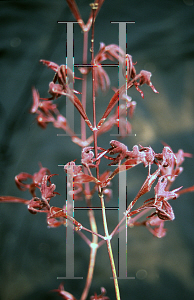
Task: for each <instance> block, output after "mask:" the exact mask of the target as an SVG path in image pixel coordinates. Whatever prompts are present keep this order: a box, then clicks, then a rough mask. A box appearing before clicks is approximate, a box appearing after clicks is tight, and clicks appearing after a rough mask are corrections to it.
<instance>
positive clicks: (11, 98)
mask: <svg viewBox="0 0 194 300" xmlns="http://www.w3.org/2000/svg"><path fill="white" fill-rule="evenodd" d="M90 2H91V1H78V6H79V8H80V12H81V14H82V16H83V19H84V21H85V22H86V20H87V17H88V14H89V11H90V9H89V6H88V4H89V3H90ZM193 13H194V5H193V1H192V0H184V1H182V0H180V1H179V0H176V1H175V0H174V1H173V0H172V1H154V0H149V1H142V0H137V1H126V0H121V1H116V0H105V3H104V4H103V6H102V8H101V11H100V13H99V15H98V18H97V20H96V28H95V51H97V50H98V48H99V43H100V42H104V43H106V44H110V43H118V25H116V24H110V21H122V20H123V21H135V22H136V23H135V24H131V25H128V27H127V52H128V53H129V54H131V55H132V56H133V61H134V62H136V61H137V65H136V69H137V71H138V72H139V71H140V70H141V69H146V70H148V71H151V72H152V74H153V77H152V82H153V84H154V86H155V88H156V89H157V90H158V91H159V94H154V93H153V92H152V91H151V89H150V88H148V87H147V86H145V87H143V91H144V95H145V99H141V97H140V94H139V93H138V92H137V91H135V90H133V89H131V90H130V91H129V92H128V94H129V95H130V96H132V98H133V100H134V101H136V102H137V108H136V112H135V117H134V119H133V120H132V121H131V123H132V126H133V133H136V137H135V136H130V137H127V138H126V139H125V140H124V142H125V143H126V144H127V145H128V148H129V149H132V146H133V145H134V144H138V143H140V144H142V145H143V146H149V145H151V146H152V148H153V149H154V150H155V152H161V151H162V144H161V141H164V142H166V143H167V144H169V145H170V146H171V147H172V149H173V150H174V152H177V151H178V149H180V148H183V149H184V150H185V152H190V153H193V154H194V136H193V133H194V101H193V82H194V60H193V59H194V43H193V42H194V19H193V15H194V14H193ZM0 20H1V21H0V28H1V39H0V58H1V60H0V63H1V81H0V90H1V99H0V118H1V119H0V120H1V130H0V151H1V152H0V154H1V156H0V163H1V173H0V194H1V195H15V196H18V197H23V198H26V199H30V196H29V195H28V193H22V192H21V191H19V190H17V188H16V186H15V183H14V176H15V175H16V174H18V173H20V172H21V171H24V172H28V173H31V174H33V173H34V172H36V171H38V162H41V163H42V165H43V166H44V167H48V168H49V169H50V171H51V172H52V173H57V174H59V175H60V176H56V177H55V178H53V182H54V183H56V184H57V191H58V192H59V193H60V194H61V197H59V196H57V197H56V198H55V199H54V200H53V202H52V203H55V205H56V206H60V205H63V204H64V200H65V174H64V172H63V169H62V168H61V167H58V165H59V164H65V163H67V162H68V161H70V160H74V159H75V158H78V157H80V149H79V147H78V146H76V145H73V146H72V143H71V141H70V138H68V137H59V136H57V133H62V132H60V131H59V130H57V129H54V128H52V126H48V128H47V129H46V130H42V129H41V128H39V127H38V126H37V124H36V123H35V121H34V116H33V115H30V114H29V110H30V107H31V104H32V96H31V87H32V86H36V88H38V90H39V92H40V94H41V96H42V97H47V90H48V83H49V82H50V81H51V80H52V78H53V72H52V71H51V70H48V69H47V68H46V67H44V66H42V65H41V64H39V59H47V60H51V61H54V62H56V63H57V64H64V63H65V53H66V52H65V43H66V29H65V25H62V24H57V21H58V20H64V21H74V19H73V17H72V15H71V12H70V10H69V8H68V6H67V4H66V2H65V1H62V0H58V1H46V0H44V1H40V0H39V1H37V0H33V1H28V0H26V1H1V2H0ZM74 39H75V60H76V61H75V62H76V63H80V62H81V58H82V33H81V31H80V28H79V27H78V26H77V27H76V25H75V34H74ZM107 72H110V70H107ZM116 74H117V70H115V71H113V70H112V69H111V76H110V77H111V80H112V84H113V85H114V86H116V85H117V84H118V82H117V79H116V78H117V77H115V75H116ZM89 80H91V79H89ZM79 84H80V83H79V82H78V83H77V85H76V89H78V90H79V88H80V85H79ZM88 86H89V91H88V92H89V95H90V92H91V88H90V86H91V85H90V84H88ZM111 95H112V92H111V91H110V92H109V93H108V94H107V95H105V96H103V95H102V94H99V97H98V100H97V101H99V107H98V112H97V117H98V119H99V118H100V116H101V115H102V112H103V109H104V108H105V106H106V103H107V101H108V99H110V97H111ZM102 96H103V98H102ZM88 98H89V97H88ZM89 99H90V98H89ZM64 103H65V99H62V100H60V101H59V106H60V109H61V111H62V112H63V113H64V114H65V105H64ZM87 113H88V115H89V116H91V107H90V106H88V108H87ZM76 118H77V117H76ZM75 126H77V127H76V130H78V129H79V122H78V123H77V124H76V125H75ZM111 133H112V134H113V133H115V131H114V130H113V131H112V132H111ZM112 138H113V137H110V135H109V133H108V134H107V135H106V136H104V137H101V138H100V139H99V143H100V145H101V146H102V147H104V148H107V147H109V144H108V141H109V140H110V139H112ZM77 161H78V160H77ZM79 162H80V161H78V163H79ZM193 167H194V162H193V160H192V159H186V160H185V162H184V172H183V173H182V174H181V175H180V178H178V179H177V182H176V183H175V184H174V185H173V188H176V187H179V186H182V185H183V186H184V187H188V186H191V185H193V184H194V183H193ZM146 174H147V169H144V168H143V166H138V167H137V168H135V169H134V170H131V172H129V173H128V179H127V180H128V182H127V188H128V201H130V200H131V199H133V197H134V196H135V195H136V193H137V191H138V190H139V188H140V187H141V184H142V183H143V180H145V178H146ZM114 186H117V182H116V181H115V184H114ZM115 194H116V191H115ZM115 194H114V195H115ZM193 197H194V196H193V194H192V193H191V194H186V195H183V196H182V197H180V198H178V199H177V200H176V201H172V206H173V208H174V212H175V216H176V219H175V221H173V222H167V225H166V226H167V228H168V232H167V235H166V237H165V238H163V239H157V238H154V237H152V235H151V234H150V233H149V232H148V231H146V229H145V228H133V229H129V230H128V276H135V277H136V279H135V280H122V281H121V282H120V286H121V298H122V300H125V299H126V300H127V299H129V298H130V299H134V300H136V299H138V300H139V299H140V300H141V299H150V298H152V299H158V300H160V299H167V300H168V299H171V300H172V299H176V300H177V299H178V300H179V299H182V298H183V296H184V297H185V298H187V299H193V297H194V274H193V267H194V260H193V254H194V234H193V229H194V218H193V216H194V214H193V209H194V203H193ZM116 198H117V196H116V197H115V196H114V199H112V200H111V201H112V202H110V203H108V204H107V205H110V206H113V205H115V206H116V205H117V199H116ZM94 201H96V202H95V205H99V203H98V201H99V200H98V199H97V198H95V199H94ZM81 205H82V204H81ZM96 215H97V219H98V221H99V224H100V223H101V213H100V212H96ZM78 219H79V220H82V221H83V224H84V225H87V220H84V216H83V213H80V214H78ZM116 220H117V215H116V214H114V213H113V212H110V213H109V214H108V222H109V226H110V231H111V228H113V227H114V225H115V222H116ZM99 232H100V233H103V228H102V226H101V225H99ZM65 247H66V246H65V230H64V228H58V229H47V225H46V222H45V216H44V215H41V214H39V215H31V214H30V213H29V212H28V211H27V210H26V207H24V206H23V205H20V204H1V207H0V266H1V267H0V276H1V278H0V282H1V291H0V299H2V300H19V299H20V300H25V299H26V300H31V299H60V297H59V296H57V295H56V294H55V293H49V292H48V291H50V290H52V289H56V288H57V287H58V285H59V283H60V281H59V280H57V279H56V278H57V276H65ZM82 247H83V248H82ZM113 247H114V253H115V256H116V253H117V239H115V240H113ZM81 249H84V251H82V250H81ZM88 257H89V249H87V247H86V246H84V243H83V242H82V241H80V238H79V237H77V236H76V238H75V275H76V276H86V272H87V267H86V266H87V264H88ZM110 276H111V270H110V267H109V260H108V255H107V250H106V247H105V246H104V247H102V248H100V249H99V251H98V257H97V264H96V268H95V274H94V281H93V284H92V287H91V291H90V295H92V294H94V292H97V293H98V294H99V293H100V287H101V286H104V287H105V288H106V289H107V295H108V296H109V297H110V299H115V295H114V287H113V282H112V281H111V280H110V279H109V278H110ZM82 288H83V281H82V280H73V281H70V280H67V281H66V282H65V289H66V290H67V291H69V292H70V293H73V294H74V295H75V297H76V298H77V299H79V297H80V295H81V291H82Z"/></svg>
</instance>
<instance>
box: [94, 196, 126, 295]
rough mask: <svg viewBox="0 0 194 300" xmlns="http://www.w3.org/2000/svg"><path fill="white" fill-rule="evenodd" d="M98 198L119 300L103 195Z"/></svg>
mask: <svg viewBox="0 0 194 300" xmlns="http://www.w3.org/2000/svg"><path fill="white" fill-rule="evenodd" d="M99 197H100V201H101V207H102V218H103V224H104V233H105V239H106V245H107V249H108V255H109V258H110V264H111V269H112V274H113V280H114V286H115V293H116V299H117V300H120V299H121V298H120V291H119V284H118V279H117V273H116V268H115V262H114V257H113V252H112V246H111V242H110V240H111V236H110V235H109V233H108V226H107V220H106V212H105V205H104V197H103V193H101V192H100V193H99Z"/></svg>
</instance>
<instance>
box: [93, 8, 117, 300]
mask: <svg viewBox="0 0 194 300" xmlns="http://www.w3.org/2000/svg"><path fill="white" fill-rule="evenodd" d="M92 11H93V19H92V38H91V49H90V50H91V53H92V55H91V56H92V100H93V128H94V131H93V135H94V152H95V157H96V158H97V156H98V149H97V127H96V96H95V69H94V68H95V59H94V23H95V9H94V8H93V9H92ZM96 177H97V179H99V166H96ZM98 194H99V197H100V201H101V207H102V218H103V225H104V232H105V239H106V244H107V249H108V254H109V258H110V264H111V269H112V274H113V280H114V286H115V293H116V299H117V300H120V292H119V284H118V279H117V273H116V268H115V262H114V257H113V252H112V246H111V242H110V239H111V237H110V235H109V233H108V225H107V220H106V211H105V205H104V197H103V192H102V190H101V188H100V187H99V188H98Z"/></svg>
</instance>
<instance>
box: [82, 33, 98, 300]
mask: <svg viewBox="0 0 194 300" xmlns="http://www.w3.org/2000/svg"><path fill="white" fill-rule="evenodd" d="M83 34H84V38H83V39H84V41H83V64H87V50H88V32H87V31H84V33H83ZM86 87H87V75H83V82H82V105H83V107H84V109H85V111H86ZM81 137H82V141H85V140H86V124H85V121H84V119H83V118H81ZM84 173H87V170H86V169H85V170H84ZM85 192H86V195H87V196H86V201H87V206H88V207H90V208H91V198H90V196H89V195H90V186H89V183H88V182H87V183H85ZM88 216H89V220H90V227H91V230H92V231H93V232H95V233H97V232H98V231H97V225H96V220H95V216H94V211H93V210H92V208H91V209H90V210H89V212H88ZM90 248H91V250H90V260H89V266H88V273H87V279H86V283H85V287H84V290H83V292H82V295H81V298H80V300H85V299H86V298H87V296H88V292H89V289H90V286H91V283H92V278H93V273H94V266H95V261H96V253H97V248H98V237H97V236H96V235H94V234H93V235H92V242H91V244H90Z"/></svg>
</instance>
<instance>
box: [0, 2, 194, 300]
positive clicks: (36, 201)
mask: <svg viewBox="0 0 194 300" xmlns="http://www.w3.org/2000/svg"><path fill="white" fill-rule="evenodd" d="M103 2H104V0H102V1H100V0H97V1H95V2H94V3H91V4H90V6H91V13H90V16H89V19H88V22H87V23H86V24H85V23H84V21H83V20H82V17H81V15H80V13H79V9H78V7H77V5H76V2H75V1H69V0H67V3H68V5H69V7H70V9H71V11H72V13H73V15H74V17H75V19H76V21H77V22H78V23H79V25H80V27H81V30H82V32H83V41H84V42H83V64H82V65H80V66H79V68H78V69H79V72H80V77H75V76H74V72H73V70H71V69H70V68H69V67H68V66H67V65H65V64H64V65H60V66H59V65H58V64H57V63H55V62H51V61H48V60H44V59H42V60H41V63H43V64H44V65H46V66H47V67H48V68H50V69H51V70H53V75H54V78H53V80H52V81H51V82H50V83H49V89H48V93H49V94H50V95H49V97H48V98H42V97H40V95H39V92H38V91H37V90H36V88H34V87H33V88H32V95H33V104H32V107H31V113H32V114H36V120H37V123H38V125H39V126H40V127H42V128H43V129H46V128H47V126H48V124H49V123H52V124H53V126H54V127H55V128H59V129H62V130H64V132H65V133H67V134H68V135H69V136H70V137H71V140H72V142H73V143H75V144H77V145H78V146H80V149H81V157H80V158H78V157H75V158H74V159H75V160H73V161H69V162H66V163H65V165H64V171H65V172H66V174H67V200H66V203H64V206H63V207H57V206H56V205H55V202H54V199H52V198H54V197H55V196H56V194H58V192H56V190H57V189H56V185H55V184H54V183H52V182H54V178H55V177H53V176H55V175H57V174H52V172H51V171H50V170H49V169H47V168H46V167H45V166H44V167H43V166H42V165H41V164H40V168H39V170H37V173H35V174H33V175H32V174H28V173H25V172H21V173H20V174H18V175H16V176H15V182H16V185H17V187H18V188H19V189H20V190H21V191H25V190H28V191H29V193H30V194H31V198H30V197H29V199H23V198H18V197H14V196H1V197H0V201H1V202H18V203H23V204H25V205H26V206H27V208H28V210H29V212H30V213H32V214H37V213H44V214H45V216H46V221H47V224H48V226H49V227H53V228H57V227H59V226H62V225H63V226H66V227H69V228H72V230H73V231H74V232H75V233H77V234H79V236H80V238H82V239H83V240H84V241H85V242H86V246H89V247H90V258H89V264H88V273H87V278H86V282H85V286H83V293H82V294H81V295H80V297H79V299H80V300H84V299H86V298H87V297H88V295H89V289H90V286H91V283H92V280H93V277H94V276H93V274H94V268H95V260H96V255H97V251H98V249H99V248H100V247H101V246H102V245H104V244H106V246H107V251H108V255H109V259H110V265H111V270H112V276H113V280H114V288H115V295H116V299H117V300H118V299H120V291H119V284H118V274H117V273H118V272H117V270H116V267H115V258H114V254H113V251H112V240H113V238H114V237H115V236H116V235H117V234H118V233H119V232H121V231H122V230H125V229H126V226H125V225H127V226H128V227H134V226H145V227H146V228H147V229H148V230H149V231H150V232H151V233H152V234H153V235H154V236H156V237H158V238H162V237H164V236H165V234H166V228H165V222H166V221H172V220H173V219H174V218H175V216H174V212H173V209H172V206H171V204H170V203H169V200H173V199H176V198H177V197H179V195H180V194H183V193H186V192H191V191H193V190H194V187H189V188H186V189H182V186H180V187H177V188H175V189H171V185H172V183H173V182H174V181H175V180H176V178H177V176H178V175H179V174H180V173H181V172H182V171H183V167H182V163H183V162H184V159H185V157H191V156H192V155H191V154H189V153H185V152H184V151H183V150H181V149H180V150H179V151H178V152H177V153H174V152H173V150H172V149H171V147H170V146H169V145H166V144H164V147H163V151H162V152H161V153H155V152H154V150H153V149H152V148H151V147H150V146H146V145H134V146H133V147H130V148H128V146H127V145H125V144H124V143H122V142H121V141H120V138H122V137H125V136H126V135H129V134H130V133H131V124H130V122H129V121H128V118H132V117H133V113H134V110H135V106H136V103H135V101H132V99H131V98H130V97H129V96H128V95H127V91H128V90H129V89H131V88H135V89H136V90H137V92H139V93H140V95H141V97H142V98H143V97H144V94H143V91H142V86H143V85H144V84H146V85H148V86H149V87H150V88H151V89H152V90H153V92H154V93H158V91H157V90H156V89H155V87H154V86H153V84H152V82H151V73H150V72H149V71H146V70H141V71H140V72H139V73H137V72H136V68H135V66H136V62H133V59H132V56H131V55H129V54H125V52H124V50H123V49H121V48H120V47H119V46H118V45H115V44H110V45H105V44H104V43H101V44H100V48H99V51H98V53H94V41H95V34H94V32H95V31H94V28H95V19H96V17H97V14H98V12H99V11H100V8H101V6H102V4H103ZM89 31H91V44H89V48H90V52H91V57H88V55H87V53H88V49H87V45H88V33H89ZM105 61H112V62H115V63H118V64H120V65H122V73H123V76H124V78H125V79H126V81H125V82H126V83H125V84H124V85H122V86H120V87H119V88H115V87H112V89H113V91H114V92H113V95H112V98H111V99H110V100H109V102H108V103H107V107H106V109H105V111H104V113H103V115H102V117H101V119H100V120H99V121H98V122H97V119H96V111H97V109H96V108H97V106H98V103H97V102H96V97H97V95H98V92H99V90H101V91H102V92H106V91H107V90H108V89H109V88H110V84H111V83H110V79H109V76H108V74H107V72H106V71H105V68H104V62H105ZM90 75H91V76H92V98H91V102H92V108H93V119H92V120H91V119H89V118H88V116H87V114H86V99H87V101H90V100H88V99H89V97H86V96H87V95H86V94H87V93H86V92H87V80H88V76H90ZM75 80H82V90H81V91H77V90H75V89H74V88H73V87H72V85H73V83H74V81H75ZM61 97H64V99H65V97H66V99H67V101H70V102H71V103H73V105H74V107H75V109H77V111H78V112H79V114H80V116H81V138H80V137H79V136H78V135H77V134H76V133H75V132H74V129H72V128H71V126H70V125H69V124H68V120H67V118H66V117H65V116H64V115H62V113H61V112H60V111H59V109H58V106H57V101H58V98H61ZM101 97H102V96H101ZM86 126H88V128H89V130H90V135H89V136H88V137H87V132H86ZM113 126H116V127H117V128H118V129H119V137H118V138H117V139H111V140H110V142H109V144H110V145H109V148H107V147H105V146H104V145H101V143H100V139H99V136H100V135H102V134H105V133H106V132H108V131H109V130H111V129H112V127H113ZM67 151H68V149H67ZM76 160H77V161H81V163H80V164H79V163H78V164H77V163H76V162H77V161H76ZM102 160H103V162H102ZM105 160H106V161H107V164H106V165H108V166H115V168H114V170H113V169H111V171H110V170H109V169H110V168H108V167H107V169H104V161H105ZM140 164H141V165H142V168H147V177H146V178H145V180H144V182H143V183H142V186H141V188H140V189H139V191H137V193H136V196H135V197H134V199H133V200H132V201H130V203H129V205H128V206H127V207H126V209H125V210H124V211H123V212H122V214H123V217H122V218H121V219H119V222H118V224H117V226H116V227H115V228H114V229H113V230H112V232H110V230H109V227H108V223H107V216H106V204H105V200H106V201H109V200H110V201H111V198H114V197H116V196H114V194H112V191H111V181H112V180H113V178H115V176H119V175H120V174H121V173H125V172H132V170H129V169H132V168H134V167H135V166H137V165H140ZM124 184H125V183H124ZM120 185H121V184H120ZM129 188H130V187H128V189H129ZM150 191H152V192H153V194H152V197H150V194H149V196H148V197H147V199H146V200H145V201H144V203H143V204H142V203H141V204H139V206H138V202H139V201H138V200H139V199H140V198H141V197H142V196H143V195H146V194H147V193H148V192H150ZM95 194H97V195H98V197H99V200H100V203H101V211H102V222H103V227H104V234H103V235H102V234H99V233H98V229H97V227H98V224H97V222H96V217H95V209H94V208H93V206H94V203H93V202H92V199H93V196H94V195H95ZM79 199H85V202H86V207H87V208H88V218H89V223H90V227H89V228H88V227H85V226H84V224H81V223H80V222H79V220H78V219H76V218H74V214H73V212H74V201H75V202H76V201H78V200H79ZM72 203H73V205H72ZM134 206H135V208H134ZM86 216H87V214H86ZM142 217H144V220H142ZM140 218H141V220H140ZM56 230H57V229H56ZM85 232H89V233H90V234H91V237H90V239H89V238H88V236H86V235H85ZM94 280H95V278H94ZM55 291H56V292H58V294H59V295H60V296H61V298H63V299H66V300H67V299H75V297H74V296H73V295H72V294H71V293H69V292H68V291H66V290H65V287H64V285H63V283H61V284H60V285H59V287H58V289H56V290H55ZM90 299H91V300H92V299H93V300H94V299H104V300H105V299H109V298H108V296H106V290H105V288H104V287H101V294H99V295H97V294H96V293H95V294H94V295H91V296H90Z"/></svg>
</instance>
